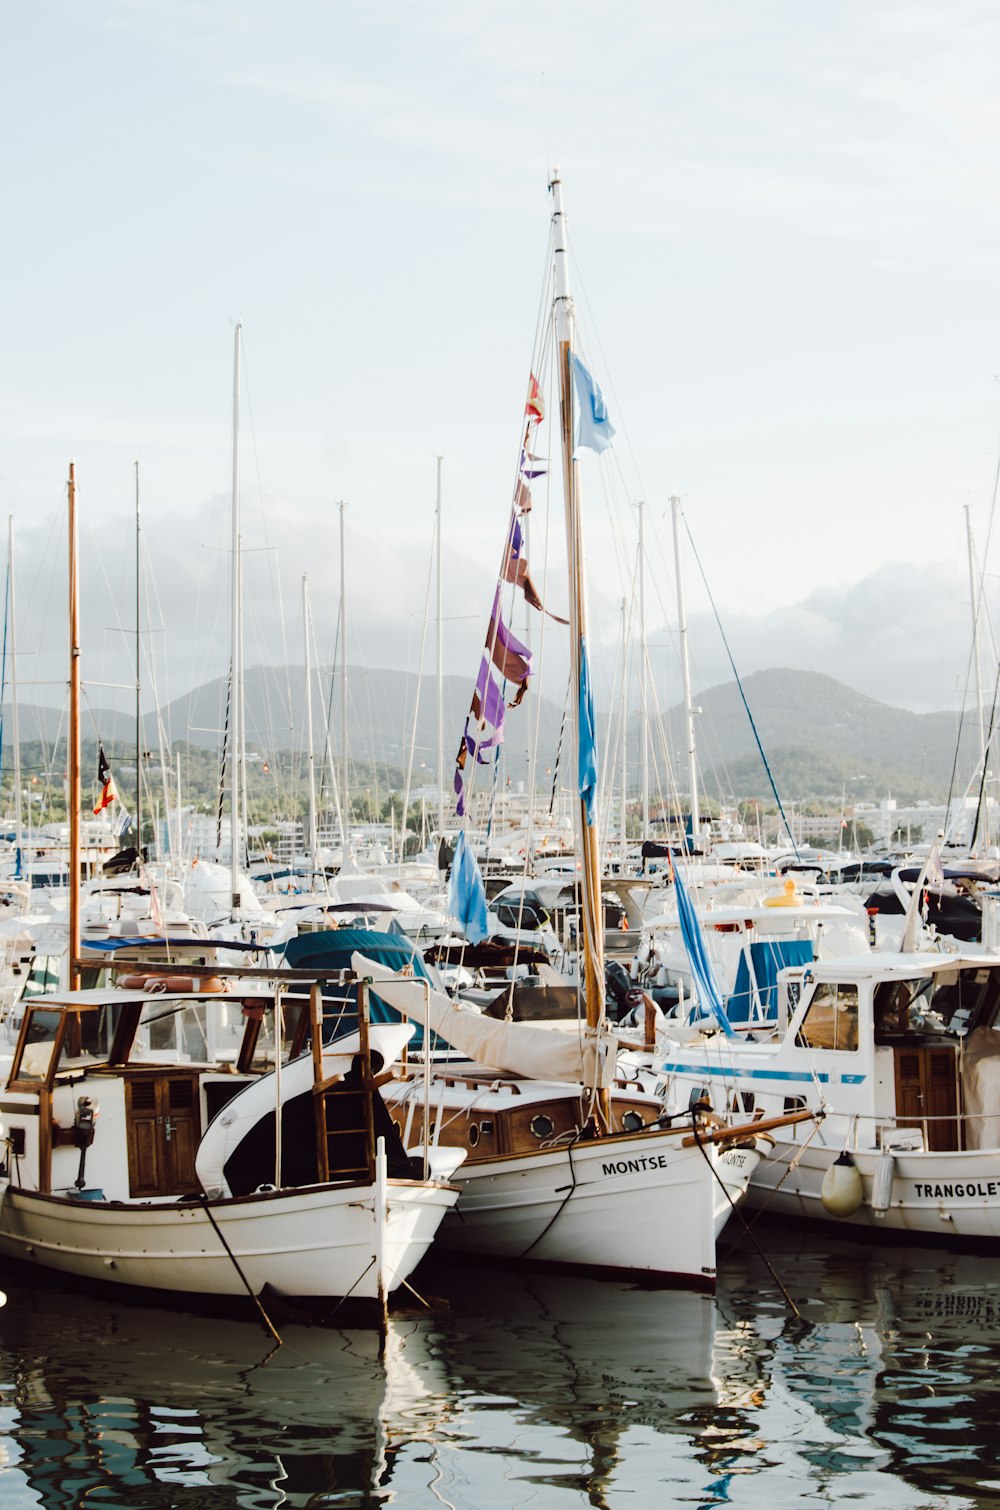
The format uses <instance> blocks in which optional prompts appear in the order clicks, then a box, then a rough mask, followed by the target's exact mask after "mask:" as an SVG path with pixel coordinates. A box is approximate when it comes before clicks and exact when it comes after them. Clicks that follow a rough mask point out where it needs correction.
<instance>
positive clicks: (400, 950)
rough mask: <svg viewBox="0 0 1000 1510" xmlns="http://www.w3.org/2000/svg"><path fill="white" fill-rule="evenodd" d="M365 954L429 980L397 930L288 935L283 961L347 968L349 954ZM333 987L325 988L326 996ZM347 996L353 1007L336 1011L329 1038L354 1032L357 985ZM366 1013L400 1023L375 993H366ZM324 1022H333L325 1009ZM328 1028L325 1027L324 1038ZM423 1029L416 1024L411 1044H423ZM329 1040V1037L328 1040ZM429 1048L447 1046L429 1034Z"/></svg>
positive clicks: (295, 965) (377, 1019)
mask: <svg viewBox="0 0 1000 1510" xmlns="http://www.w3.org/2000/svg"><path fill="white" fill-rule="evenodd" d="M356 951H357V952H358V953H360V954H364V955H367V957H368V958H369V959H373V960H375V962H376V963H377V964H379V965H386V966H387V967H388V968H389V969H390V970H402V969H403V968H404V967H405V966H406V965H412V967H413V974H414V975H415V976H417V978H418V979H420V980H430V975H429V974H428V971H427V967H426V966H425V964H424V962H423V960H422V959H421V957H420V955H419V954H418V953H417V951H416V949H414V947H413V945H412V944H411V943H410V941H409V939H406V938H403V937H402V936H401V935H400V934H398V933H377V932H376V931H375V930H374V929H371V928H326V929H323V931H322V932H319V933H303V934H299V935H298V936H297V937H296V938H290V939H289V940H288V941H287V943H286V944H285V945H284V955H285V960H286V963H287V964H288V966H289V968H290V969H292V970H350V969H351V955H352V954H354V953H355V952H356ZM334 989H336V988H332V987H328V988H327V995H328V996H330V995H332V992H333V990H334ZM342 995H343V997H344V998H349V999H350V1002H351V1003H352V1007H351V1008H349V1009H348V1010H347V1011H346V1012H343V1013H340V1014H337V1016H336V1020H335V1026H334V1028H333V1033H332V1037H334V1038H342V1037H343V1036H344V1035H345V1034H346V1033H353V1032H356V1031H357V1025H358V1022H357V988H356V987H355V986H348V987H345V988H344V991H343V993H342ZM368 1016H369V1020H370V1021H371V1022H403V1021H408V1020H409V1019H404V1018H403V1017H401V1016H400V1014H399V1013H398V1012H396V1011H394V1010H393V1009H392V1007H389V1006H387V1005H386V1004H385V1002H384V1001H382V999H381V998H380V997H378V996H376V995H375V992H374V991H370V992H369V993H368ZM324 1018H325V1020H326V1023H327V1024H329V1023H331V1022H332V1021H333V1018H332V1016H331V1013H330V1011H329V1010H326V1011H325V1012H324ZM328 1032H329V1028H328V1027H327V1028H325V1029H324V1038H327V1034H328ZM423 1037H424V1035H423V1029H422V1028H420V1027H419V1026H418V1027H417V1031H416V1033H415V1034H414V1036H413V1038H411V1039H410V1047H411V1048H413V1049H419V1048H422V1047H423ZM328 1041H329V1040H328ZM431 1047H432V1048H437V1047H440V1048H447V1047H448V1045H447V1044H446V1043H444V1042H443V1041H439V1040H437V1039H436V1038H433V1037H432V1040H431Z"/></svg>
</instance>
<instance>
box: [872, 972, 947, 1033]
mask: <svg viewBox="0 0 1000 1510" xmlns="http://www.w3.org/2000/svg"><path fill="white" fill-rule="evenodd" d="M932 990H933V981H932V979H931V977H930V976H929V975H923V976H916V977H914V978H913V979H911V980H883V981H879V983H878V985H877V986H876V987H875V997H874V1008H873V1010H874V1014H875V1031H876V1032H877V1033H889V1034H893V1033H907V1032H909V1031H910V1030H911V1029H912V1028H913V1027H914V1026H915V1025H916V1023H917V1021H918V1020H919V1018H920V1017H921V1015H922V1013H924V1012H926V1011H927V1008H928V1007H929V1005H930V995H931V991H932Z"/></svg>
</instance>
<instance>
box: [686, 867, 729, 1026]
mask: <svg viewBox="0 0 1000 1510" xmlns="http://www.w3.org/2000/svg"><path fill="white" fill-rule="evenodd" d="M673 870H674V892H675V894H676V896H677V917H678V919H679V921H680V925H681V938H682V939H683V941H684V948H685V950H686V951H687V957H688V963H689V964H690V966H691V974H692V976H693V978H694V983H695V985H696V986H697V988H698V1005H699V1007H700V1008H701V1012H702V1014H703V1015H704V1016H705V1017H712V1016H714V1017H715V1019H716V1021H717V1022H718V1024H719V1027H720V1028H721V1029H722V1031H723V1032H724V1033H725V1035H726V1037H727V1038H734V1037H735V1036H736V1035H735V1033H734V1031H733V1028H732V1026H731V1025H730V1022H729V1018H728V1017H727V1016H726V1009H725V1007H724V1006H723V1005H722V997H721V996H720V994H719V987H718V985H717V984H716V980H715V975H714V974H713V971H712V961H711V960H710V959H709V957H708V951H707V950H706V948H705V936H704V934H703V933H702V931H701V924H700V923H699V921H698V916H697V914H696V912H695V910H694V904H693V903H692V901H691V898H690V897H689V896H688V893H687V887H686V886H685V885H684V882H683V880H682V879H681V872H680V866H679V865H677V863H676V862H673Z"/></svg>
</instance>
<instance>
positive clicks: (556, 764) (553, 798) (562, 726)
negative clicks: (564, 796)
mask: <svg viewBox="0 0 1000 1510" xmlns="http://www.w3.org/2000/svg"><path fill="white" fill-rule="evenodd" d="M571 686H572V677H571V678H570V680H569V681H568V682H567V683H566V701H565V702H564V703H563V714H562V723H561V724H560V725H559V743H558V744H557V745H556V758H555V762H554V763H553V766H552V796H551V797H550V798H549V817H550V818H551V817H552V810H553V808H554V807H555V803H556V788H557V786H558V784H559V762H560V761H561V760H562V750H563V736H564V735H565V733H566V710H567V709H568V707H569V694H570V688H571Z"/></svg>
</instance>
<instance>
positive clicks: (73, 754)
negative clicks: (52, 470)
mask: <svg viewBox="0 0 1000 1510" xmlns="http://www.w3.org/2000/svg"><path fill="white" fill-rule="evenodd" d="M67 502H68V510H67V515H68V517H67V531H66V532H67V534H68V536H69V750H68V751H67V754H68V765H69V798H68V800H69V988H70V990H71V991H78V990H79V989H80V973H79V969H78V966H77V960H78V959H79V958H80V883H81V875H80V597H79V592H80V572H79V566H80V563H79V558H78V555H77V546H76V463H75V462H72V461H71V462H70V464H69V486H68V489H67Z"/></svg>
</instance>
